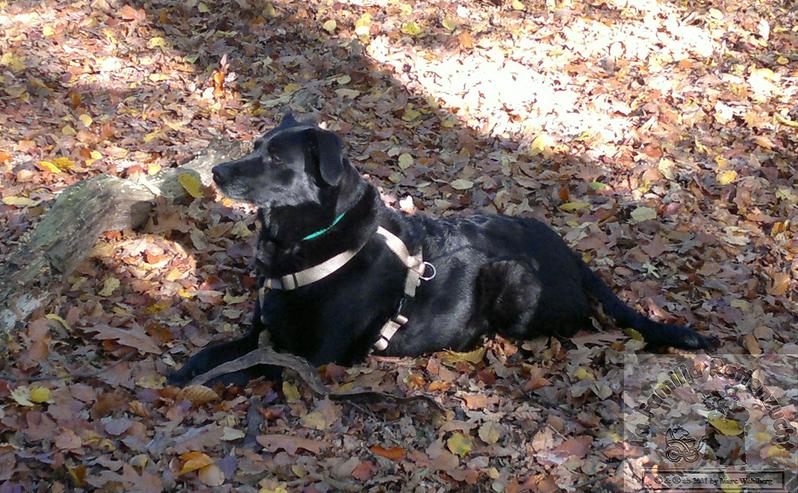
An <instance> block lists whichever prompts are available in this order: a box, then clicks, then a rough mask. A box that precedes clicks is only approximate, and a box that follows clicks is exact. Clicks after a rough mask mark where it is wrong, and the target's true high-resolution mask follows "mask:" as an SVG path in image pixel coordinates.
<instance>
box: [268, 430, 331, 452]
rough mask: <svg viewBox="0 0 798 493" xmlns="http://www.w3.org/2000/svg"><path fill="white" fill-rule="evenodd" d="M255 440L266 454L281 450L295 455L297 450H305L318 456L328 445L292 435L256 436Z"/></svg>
mask: <svg viewBox="0 0 798 493" xmlns="http://www.w3.org/2000/svg"><path fill="white" fill-rule="evenodd" d="M256 440H257V441H258V443H259V444H261V445H262V446H263V448H264V449H265V450H266V451H267V452H276V451H278V450H280V449H282V450H285V451H286V452H288V453H289V454H291V455H294V454H296V451H297V450H298V449H303V450H307V451H308V452H310V453H312V454H318V453H319V452H321V451H322V450H323V449H326V448H328V447H329V444H327V443H325V442H322V441H319V440H311V439H309V438H301V437H297V436H293V435H279V434H270V435H258V437H257V438H256Z"/></svg>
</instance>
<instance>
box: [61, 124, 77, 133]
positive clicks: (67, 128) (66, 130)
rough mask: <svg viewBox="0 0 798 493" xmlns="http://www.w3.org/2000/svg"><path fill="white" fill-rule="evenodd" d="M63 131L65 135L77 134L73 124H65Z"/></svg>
mask: <svg viewBox="0 0 798 493" xmlns="http://www.w3.org/2000/svg"><path fill="white" fill-rule="evenodd" d="M61 133H62V134H64V135H77V133H78V132H77V130H75V129H74V128H73V127H72V125H64V127H63V128H62V129H61Z"/></svg>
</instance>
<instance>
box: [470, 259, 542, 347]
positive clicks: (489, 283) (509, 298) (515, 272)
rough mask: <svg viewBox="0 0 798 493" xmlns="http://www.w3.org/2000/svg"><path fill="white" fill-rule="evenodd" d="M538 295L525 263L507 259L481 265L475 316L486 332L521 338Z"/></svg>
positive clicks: (536, 283) (536, 281)
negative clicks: (493, 331)
mask: <svg viewBox="0 0 798 493" xmlns="http://www.w3.org/2000/svg"><path fill="white" fill-rule="evenodd" d="M540 294H541V285H540V281H539V279H538V277H537V276H536V275H535V268H534V266H533V265H530V264H529V262H528V261H525V260H515V259H511V260H499V261H496V262H491V263H489V264H485V265H484V266H482V267H481V268H480V270H479V274H478V275H477V302H478V305H477V306H478V312H477V316H478V318H479V319H480V321H481V322H482V323H485V324H487V327H486V329H490V330H495V331H496V332H499V333H500V334H502V335H505V336H508V337H514V338H523V337H525V336H526V335H527V333H528V332H529V326H530V324H531V322H532V318H533V317H534V315H535V312H536V310H537V307H538V303H539V302H540ZM485 332H487V330H485Z"/></svg>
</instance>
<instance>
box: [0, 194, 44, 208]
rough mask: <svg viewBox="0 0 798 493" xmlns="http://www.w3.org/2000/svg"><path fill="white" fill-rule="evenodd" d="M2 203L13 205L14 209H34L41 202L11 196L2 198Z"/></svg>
mask: <svg viewBox="0 0 798 493" xmlns="http://www.w3.org/2000/svg"><path fill="white" fill-rule="evenodd" d="M3 203H4V204H5V205H13V206H14V207H35V206H37V205H39V204H41V203H42V201H41V200H32V199H29V198H28V197H17V196H15V195H11V196H9V197H3Z"/></svg>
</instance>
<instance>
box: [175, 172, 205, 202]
mask: <svg viewBox="0 0 798 493" xmlns="http://www.w3.org/2000/svg"><path fill="white" fill-rule="evenodd" d="M177 181H178V182H180V185H181V186H182V187H183V188H184V189H185V190H186V192H188V194H189V195H191V196H192V197H194V198H195V199H201V198H202V197H204V196H205V194H204V193H203V192H202V182H201V181H200V179H199V178H198V177H197V176H196V175H195V174H194V173H180V174H179V175H178V176H177Z"/></svg>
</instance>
